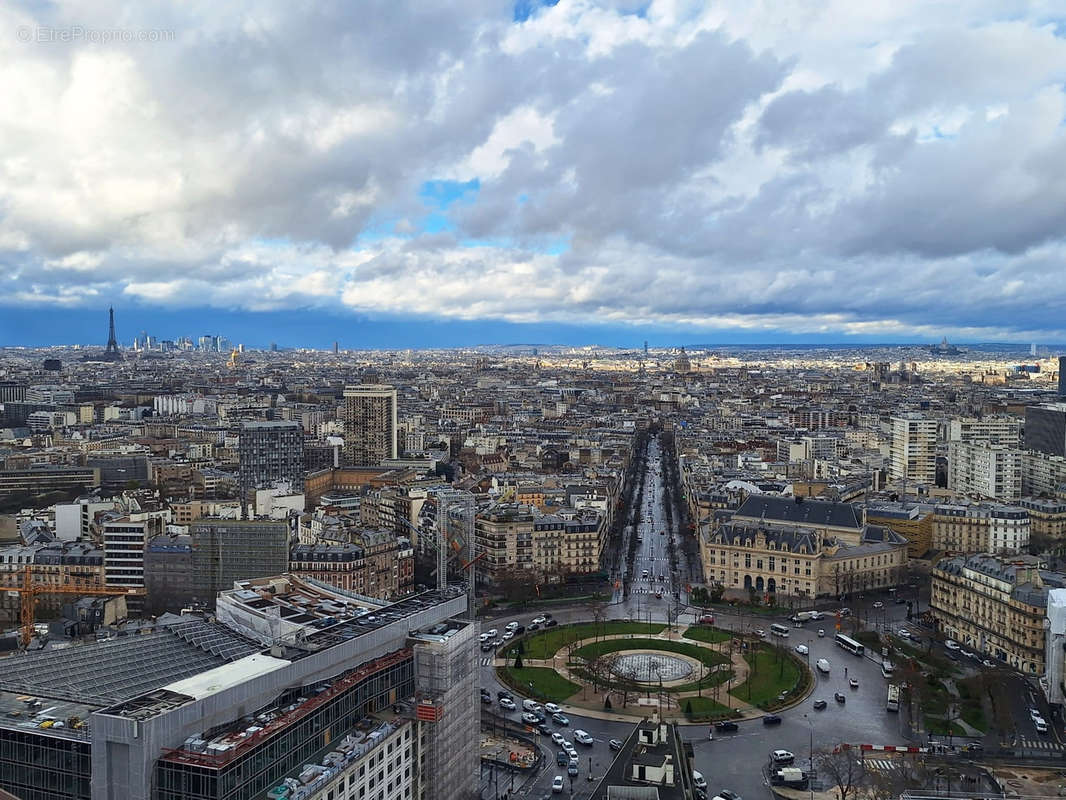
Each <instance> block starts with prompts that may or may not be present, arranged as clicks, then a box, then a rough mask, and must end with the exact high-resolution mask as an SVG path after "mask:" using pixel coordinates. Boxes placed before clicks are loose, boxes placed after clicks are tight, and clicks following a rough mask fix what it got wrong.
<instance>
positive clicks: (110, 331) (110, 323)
mask: <svg viewBox="0 0 1066 800" xmlns="http://www.w3.org/2000/svg"><path fill="white" fill-rule="evenodd" d="M102 360H103V361H121V360H122V353H120V352H119V349H118V341H117V340H116V339H115V309H114V308H113V307H111V308H108V309H107V349H106V350H104V355H103V358H102Z"/></svg>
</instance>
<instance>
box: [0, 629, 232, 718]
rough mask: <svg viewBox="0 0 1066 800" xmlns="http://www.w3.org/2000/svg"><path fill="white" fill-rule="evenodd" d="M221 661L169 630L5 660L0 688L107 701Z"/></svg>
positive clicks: (92, 701) (74, 699) (90, 701)
mask: <svg viewBox="0 0 1066 800" xmlns="http://www.w3.org/2000/svg"><path fill="white" fill-rule="evenodd" d="M224 663H226V659H225V658H224V657H223V656H220V655H217V654H215V653H212V652H210V651H209V650H204V649H201V648H200V647H199V646H195V645H192V644H190V643H189V642H188V641H186V640H184V639H182V638H180V637H178V636H176V635H175V634H173V633H171V632H170V631H156V632H155V633H147V634H141V635H138V636H129V637H125V638H121V639H112V640H110V641H106V642H97V643H93V644H85V645H81V646H77V647H67V648H64V649H61V650H45V651H42V652H39V653H31V654H27V655H25V656H21V657H19V658H9V659H5V662H4V668H3V669H2V670H0V689H2V690H5V691H9V692H20V693H24V694H31V695H41V696H43V697H54V698H56V699H58V700H69V701H71V702H75V703H88V704H99V705H103V706H107V705H113V704H115V703H120V702H122V701H125V700H129V699H130V698H132V697H136V696H137V695H139V694H143V693H144V692H148V691H151V690H152V689H157V688H159V687H161V686H166V685H167V684H168V683H172V682H173V681H177V680H181V679H183V678H188V677H190V676H192V675H196V674H198V673H200V672H203V671H205V670H208V669H213V668H214V667H218V666H221V665H222V664H224Z"/></svg>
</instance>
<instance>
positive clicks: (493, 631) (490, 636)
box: [484, 628, 496, 639]
mask: <svg viewBox="0 0 1066 800" xmlns="http://www.w3.org/2000/svg"><path fill="white" fill-rule="evenodd" d="M484 636H485V638H487V639H495V638H496V629H495V628H489V629H488V631H486V632H485V634H484Z"/></svg>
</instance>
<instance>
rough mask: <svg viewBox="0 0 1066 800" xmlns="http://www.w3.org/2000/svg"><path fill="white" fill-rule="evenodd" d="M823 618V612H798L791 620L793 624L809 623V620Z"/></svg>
mask: <svg viewBox="0 0 1066 800" xmlns="http://www.w3.org/2000/svg"><path fill="white" fill-rule="evenodd" d="M821 618H822V612H821V611H798V612H796V613H795V614H793V615H792V616H791V617H789V619H790V620H791V621H792V622H807V621H808V620H812V619H821Z"/></svg>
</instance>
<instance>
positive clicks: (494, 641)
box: [492, 639, 503, 647]
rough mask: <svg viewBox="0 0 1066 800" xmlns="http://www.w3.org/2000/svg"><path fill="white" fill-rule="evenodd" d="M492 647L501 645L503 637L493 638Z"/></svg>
mask: <svg viewBox="0 0 1066 800" xmlns="http://www.w3.org/2000/svg"><path fill="white" fill-rule="evenodd" d="M492 646H493V647H503V639H494V640H493V641H492Z"/></svg>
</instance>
